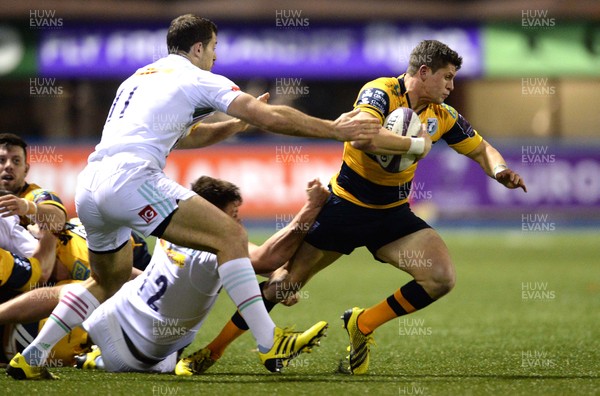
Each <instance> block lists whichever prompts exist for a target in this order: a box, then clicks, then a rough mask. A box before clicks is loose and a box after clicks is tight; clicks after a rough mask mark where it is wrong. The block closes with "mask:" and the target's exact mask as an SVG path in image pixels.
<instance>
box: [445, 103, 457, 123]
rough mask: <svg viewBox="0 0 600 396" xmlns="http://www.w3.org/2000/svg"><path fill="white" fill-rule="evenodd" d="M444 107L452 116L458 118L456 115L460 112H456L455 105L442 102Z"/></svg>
mask: <svg viewBox="0 0 600 396" xmlns="http://www.w3.org/2000/svg"><path fill="white" fill-rule="evenodd" d="M442 107H443V108H444V109H446V111H447V112H448V113H450V116H452V118H454V119H456V117H458V113H457V112H456V110H455V109H454V107H452V106H448V105H447V104H446V103H442Z"/></svg>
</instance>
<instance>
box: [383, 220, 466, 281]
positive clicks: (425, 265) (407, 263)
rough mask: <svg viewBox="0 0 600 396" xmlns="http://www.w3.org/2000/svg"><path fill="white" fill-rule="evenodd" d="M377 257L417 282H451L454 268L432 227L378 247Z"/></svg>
mask: <svg viewBox="0 0 600 396" xmlns="http://www.w3.org/2000/svg"><path fill="white" fill-rule="evenodd" d="M376 256H377V257H378V258H379V259H380V260H382V261H385V262H387V263H390V264H392V265H393V266H395V267H396V268H399V269H401V270H403V271H405V272H407V273H409V274H410V275H412V276H413V277H414V278H415V280H416V281H417V282H419V281H427V280H429V281H434V282H438V281H439V282H444V283H447V282H452V283H453V282H454V278H455V270H454V265H453V263H452V259H451V257H450V252H449V251H448V247H447V246H446V244H445V243H444V241H443V240H442V238H441V237H440V235H439V234H438V233H437V232H436V231H435V230H434V229H432V228H425V229H422V230H419V231H416V232H414V233H412V234H409V235H406V236H404V237H402V238H399V239H397V240H395V241H393V242H391V243H388V244H387V245H385V246H382V247H381V248H379V250H377V252H376Z"/></svg>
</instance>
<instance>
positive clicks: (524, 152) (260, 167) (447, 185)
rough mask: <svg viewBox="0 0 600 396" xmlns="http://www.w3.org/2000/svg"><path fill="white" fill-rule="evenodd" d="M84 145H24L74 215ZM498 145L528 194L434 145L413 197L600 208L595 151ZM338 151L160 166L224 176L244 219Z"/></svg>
mask: <svg viewBox="0 0 600 396" xmlns="http://www.w3.org/2000/svg"><path fill="white" fill-rule="evenodd" d="M438 146H440V147H438ZM91 151H92V147H71V146H51V145H31V146H30V147H29V162H30V163H31V169H30V172H29V176H28V180H29V181H31V182H34V183H37V184H40V185H42V186H44V187H47V188H51V189H54V190H55V191H56V192H57V193H58V194H59V195H60V196H61V197H62V199H63V200H64V201H65V203H66V206H67V208H68V209H69V211H70V212H71V214H74V213H75V211H74V204H73V201H72V200H73V195H74V192H75V185H76V179H77V175H78V173H79V172H80V171H81V169H83V167H84V166H85V163H86V159H87V155H89V153H90V152H91ZM501 151H502V153H503V154H504V156H505V158H506V159H507V162H508V164H509V165H510V166H511V168H513V169H514V170H515V171H517V172H518V173H520V174H521V176H523V178H524V179H525V181H526V183H527V187H528V193H527V194H525V193H523V191H521V190H508V189H505V188H503V187H502V186H500V185H499V184H498V183H497V182H496V181H495V180H493V179H492V178H490V177H488V176H486V175H485V174H484V173H483V172H482V171H481V169H480V168H479V166H478V165H477V164H476V163H475V162H473V161H471V160H469V159H468V158H466V157H464V156H461V155H457V154H456V153H454V152H453V151H452V150H451V149H449V148H448V147H444V146H443V144H439V145H438V144H436V146H435V147H434V149H433V150H432V152H431V153H430V154H429V155H428V157H426V159H425V160H423V161H422V162H421V163H420V164H419V167H418V169H417V176H416V178H415V180H414V182H413V191H412V196H411V198H412V201H413V203H414V204H415V206H416V205H427V206H429V207H434V208H435V212H436V214H437V215H436V217H437V218H441V219H444V218H450V219H451V218H463V219H464V218H468V217H474V218H476V217H480V216H484V217H489V218H492V219H502V218H503V216H505V214H506V213H508V212H512V213H529V212H534V211H540V210H542V211H545V213H550V214H554V213H559V212H564V213H575V212H577V213H580V214H581V213H591V212H593V213H596V214H598V213H600V211H599V209H600V177H598V175H600V151H599V150H597V149H595V150H594V149H593V147H591V148H589V149H581V148H563V147H556V146H553V145H539V144H523V145H521V144H519V145H509V146H506V147H502V148H501ZM341 153H342V144H341V143H339V144H336V143H331V144H315V143H312V142H309V143H305V142H301V143H299V142H297V141H292V142H287V143H270V144H244V145H241V144H231V145H229V144H222V145H217V146H215V147H211V148H206V149H201V150H175V151H174V152H173V153H172V154H171V155H170V156H169V159H168V160H167V168H166V170H165V171H166V173H167V174H168V175H169V176H170V177H172V178H174V179H175V180H177V181H178V182H179V183H181V184H182V185H184V186H189V184H190V183H191V182H192V181H193V180H194V179H196V178H197V177H199V176H201V175H210V176H213V177H217V178H222V179H226V180H229V181H231V182H233V183H235V184H237V185H238V186H239V187H240V189H241V191H242V194H243V197H244V204H243V205H242V210H241V214H242V216H243V217H244V218H246V219H249V220H257V219H261V220H273V219H277V218H278V216H290V215H293V214H294V213H295V212H296V211H297V210H298V209H299V208H300V207H301V206H302V205H303V203H304V199H305V189H306V183H307V182H308V181H309V180H311V179H313V178H317V177H318V178H320V179H321V181H322V182H323V183H324V184H327V182H328V180H329V179H330V178H331V176H332V175H334V174H335V173H336V172H337V171H338V169H339V167H340V163H341V162H340V161H341ZM115 204H118V203H115ZM574 211H575V212H574ZM283 218H286V217H283ZM289 219H291V218H289ZM288 221H289V220H288Z"/></svg>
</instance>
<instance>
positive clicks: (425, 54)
mask: <svg viewBox="0 0 600 396" xmlns="http://www.w3.org/2000/svg"><path fill="white" fill-rule="evenodd" d="M449 63H450V64H453V65H454V66H456V70H457V71H458V70H459V69H460V67H461V66H462V57H460V56H459V55H458V53H457V52H456V51H454V50H452V49H450V47H448V46H447V45H446V44H444V43H442V42H440V41H437V40H423V41H421V42H420V43H419V44H418V45H417V46H416V47H415V48H414V49H413V50H412V52H411V53H410V59H409V61H408V69H407V70H406V73H407V74H409V75H411V76H414V75H415V74H416V73H417V71H418V70H419V68H420V67H421V65H425V66H427V67H429V68H430V69H431V71H432V72H433V73H435V72H436V71H438V70H439V69H441V68H443V67H446V66H447V65H448V64H449Z"/></svg>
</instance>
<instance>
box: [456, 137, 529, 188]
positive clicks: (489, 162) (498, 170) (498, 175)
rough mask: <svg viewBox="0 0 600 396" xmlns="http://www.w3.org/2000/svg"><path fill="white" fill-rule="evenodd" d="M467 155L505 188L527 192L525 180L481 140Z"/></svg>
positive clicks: (498, 153)
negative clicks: (520, 189)
mask: <svg viewBox="0 0 600 396" xmlns="http://www.w3.org/2000/svg"><path fill="white" fill-rule="evenodd" d="M467 157H469V158H471V159H472V160H474V161H475V162H477V163H478V164H479V165H480V166H481V168H482V169H483V170H484V171H485V173H486V174H487V175H488V176H489V177H491V178H494V179H496V180H497V181H498V183H500V184H502V185H504V186H505V187H506V188H522V189H523V191H525V192H527V186H526V185H525V181H524V180H523V178H521V176H519V174H518V173H516V172H514V171H513V170H511V169H510V168H509V167H508V165H506V161H505V160H504V158H503V157H502V155H501V154H500V152H499V151H498V150H496V149H495V148H494V147H492V145H491V144H489V143H488V142H487V141H485V140H483V141H482V142H481V143H480V144H479V145H478V146H477V147H476V148H475V149H474V150H473V151H471V152H470V153H468V154H467Z"/></svg>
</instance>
